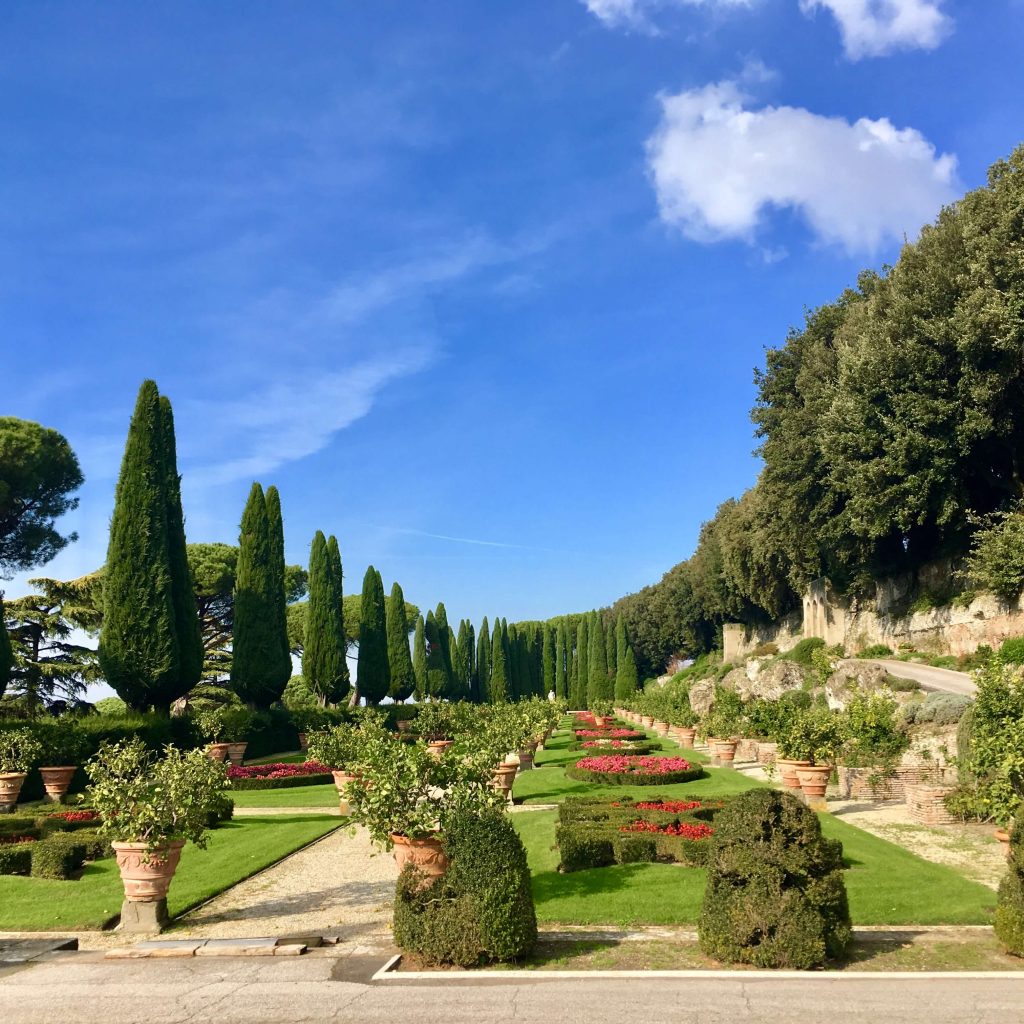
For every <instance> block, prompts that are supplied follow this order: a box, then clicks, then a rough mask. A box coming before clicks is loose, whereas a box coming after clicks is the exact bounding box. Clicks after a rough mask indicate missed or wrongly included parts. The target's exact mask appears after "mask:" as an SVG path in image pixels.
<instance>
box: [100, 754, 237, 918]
mask: <svg viewBox="0 0 1024 1024" xmlns="http://www.w3.org/2000/svg"><path fill="white" fill-rule="evenodd" d="M85 770H86V772H87V773H88V775H89V779H90V782H91V785H90V787H89V790H88V797H89V800H90V802H91V804H92V806H93V807H94V808H95V809H96V810H97V811H98V812H99V813H100V816H101V819H102V821H101V824H100V832H101V834H102V835H104V836H106V837H107V838H108V839H110V840H111V846H113V848H114V854H115V856H116V858H117V866H118V868H119V869H120V872H121V880H122V882H123V884H124V895H125V902H124V905H123V907H122V912H121V924H122V927H123V928H125V930H129V931H150V930H154V929H155V930H159V929H160V927H162V926H163V924H164V923H166V920H167V890H168V889H169V888H170V885H171V879H172V878H173V877H174V873H175V871H176V870H177V867H178V861H179V859H180V857H181V850H182V847H183V846H184V845H185V843H186V842H188V841H191V842H193V843H195V844H196V846H198V847H200V848H202V847H204V846H205V845H206V832H207V829H208V828H209V823H210V821H211V819H212V818H213V817H215V816H216V814H217V813H218V812H219V811H220V810H221V808H222V805H223V802H224V790H225V789H227V785H228V781H227V773H226V772H225V770H224V766H223V764H221V763H219V762H217V761H214V760H212V759H211V758H209V757H207V756H206V755H205V754H204V752H203V751H201V750H190V751H188V752H183V751H181V750H178V749H176V748H175V747H167V748H165V750H164V752H163V755H162V756H161V755H158V754H156V753H155V752H153V751H151V750H149V749H148V748H147V747H146V745H145V744H144V743H143V742H142V741H141V740H139V739H133V740H128V741H126V742H123V743H115V744H110V743H104V744H103V745H102V746H101V747H100V750H99V752H98V753H97V754H96V755H95V757H93V758H92V759H91V760H90V761H89V762H88V763H87V764H86V766H85ZM137 905H143V907H145V908H146V909H142V908H140V907H139V906H137Z"/></svg>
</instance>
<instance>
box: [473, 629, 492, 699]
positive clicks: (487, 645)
mask: <svg viewBox="0 0 1024 1024" xmlns="http://www.w3.org/2000/svg"><path fill="white" fill-rule="evenodd" d="M476 686H477V693H478V694H479V695H480V703H481V704H489V703H490V702H491V629H490V626H489V625H488V622H487V616H486V615H485V616H484V621H483V622H482V623H481V624H480V635H479V636H478V637H477V641H476Z"/></svg>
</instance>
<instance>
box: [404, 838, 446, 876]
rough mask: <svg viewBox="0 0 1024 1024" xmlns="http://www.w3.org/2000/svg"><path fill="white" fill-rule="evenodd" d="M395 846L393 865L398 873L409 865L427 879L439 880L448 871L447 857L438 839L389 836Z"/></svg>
mask: <svg viewBox="0 0 1024 1024" xmlns="http://www.w3.org/2000/svg"><path fill="white" fill-rule="evenodd" d="M391 841H392V842H393V843H394V844H395V848H394V854H395V863H396V864H397V865H398V870H399V871H404V870H405V867H406V865H408V864H411V865H412V866H413V867H414V868H416V870H417V871H419V872H420V873H421V874H423V875H426V876H427V878H428V879H431V878H440V876H441V875H443V874H444V873H445V872H446V871H447V870H448V857H447V856H446V855H445V852H444V846H443V845H442V844H441V840H440V839H435V838H430V839H408V838H406V837H405V836H400V835H397V834H396V833H392V834H391Z"/></svg>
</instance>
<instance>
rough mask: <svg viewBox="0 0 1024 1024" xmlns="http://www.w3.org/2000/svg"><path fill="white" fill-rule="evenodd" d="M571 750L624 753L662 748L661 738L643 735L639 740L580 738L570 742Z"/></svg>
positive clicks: (648, 752) (647, 752) (639, 752)
mask: <svg viewBox="0 0 1024 1024" xmlns="http://www.w3.org/2000/svg"><path fill="white" fill-rule="evenodd" d="M569 749H570V750H590V751H601V750H607V751H609V752H610V751H613V750H614V751H617V752H621V753H623V754H650V753H651V752H652V751H655V750H661V742H660V741H659V740H649V739H647V738H646V737H643V738H641V739H638V740H629V739H626V740H617V739H608V738H601V739H580V740H576V742H575V743H570V744H569Z"/></svg>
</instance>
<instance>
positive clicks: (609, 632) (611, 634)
mask: <svg viewBox="0 0 1024 1024" xmlns="http://www.w3.org/2000/svg"><path fill="white" fill-rule="evenodd" d="M604 652H605V655H604V663H605V665H606V666H607V668H608V678H609V679H614V678H615V666H616V665H617V664H618V663H619V662H618V658H617V657H616V654H617V652H616V649H615V624H614V623H609V624H608V625H607V626H604Z"/></svg>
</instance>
